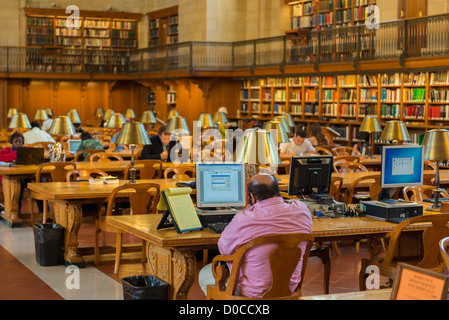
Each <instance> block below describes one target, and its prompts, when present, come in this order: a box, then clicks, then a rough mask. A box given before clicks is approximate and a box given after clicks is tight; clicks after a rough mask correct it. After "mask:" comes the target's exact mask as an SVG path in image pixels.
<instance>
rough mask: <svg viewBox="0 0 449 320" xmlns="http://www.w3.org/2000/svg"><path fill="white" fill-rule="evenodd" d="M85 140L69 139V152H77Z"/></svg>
mask: <svg viewBox="0 0 449 320" xmlns="http://www.w3.org/2000/svg"><path fill="white" fill-rule="evenodd" d="M81 142H83V141H82V140H69V141H68V143H69V153H76V152H77V151H78V148H79V146H80V144H81Z"/></svg>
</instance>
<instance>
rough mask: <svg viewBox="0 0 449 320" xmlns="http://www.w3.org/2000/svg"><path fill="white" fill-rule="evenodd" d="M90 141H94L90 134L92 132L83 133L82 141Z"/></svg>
mask: <svg viewBox="0 0 449 320" xmlns="http://www.w3.org/2000/svg"><path fill="white" fill-rule="evenodd" d="M88 139H93V137H92V135H91V134H90V132H87V131H83V132H82V133H81V140H83V141H84V140H88Z"/></svg>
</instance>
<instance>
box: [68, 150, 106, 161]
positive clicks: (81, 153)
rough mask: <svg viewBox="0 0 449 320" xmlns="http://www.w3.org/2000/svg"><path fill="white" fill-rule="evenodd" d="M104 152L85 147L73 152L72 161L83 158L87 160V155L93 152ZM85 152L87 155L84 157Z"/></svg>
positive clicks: (82, 159)
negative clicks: (73, 158) (73, 157)
mask: <svg viewBox="0 0 449 320" xmlns="http://www.w3.org/2000/svg"><path fill="white" fill-rule="evenodd" d="M101 152H104V150H101V149H86V150H81V151H78V152H77V153H76V154H75V160H74V161H84V160H85V159H86V160H87V157H89V156H90V155H92V154H94V153H101ZM85 154H87V156H86V157H85Z"/></svg>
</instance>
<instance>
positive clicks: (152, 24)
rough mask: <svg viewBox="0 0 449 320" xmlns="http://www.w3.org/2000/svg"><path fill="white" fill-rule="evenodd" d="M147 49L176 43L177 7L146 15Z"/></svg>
mask: <svg viewBox="0 0 449 320" xmlns="http://www.w3.org/2000/svg"><path fill="white" fill-rule="evenodd" d="M147 16H148V21H149V28H150V30H149V31H150V33H149V34H150V36H149V37H150V38H149V41H148V46H149V47H157V46H162V45H165V44H173V43H178V6H174V7H170V8H166V9H162V10H158V11H153V12H149V13H147Z"/></svg>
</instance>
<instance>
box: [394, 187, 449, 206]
mask: <svg viewBox="0 0 449 320" xmlns="http://www.w3.org/2000/svg"><path fill="white" fill-rule="evenodd" d="M435 192H436V189H435V187H434V186H413V187H410V186H407V187H404V189H403V190H402V193H403V196H404V200H405V201H418V202H421V201H423V200H424V199H428V198H434V193H435ZM440 196H441V197H442V198H449V193H448V192H447V191H446V190H444V189H440Z"/></svg>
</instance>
